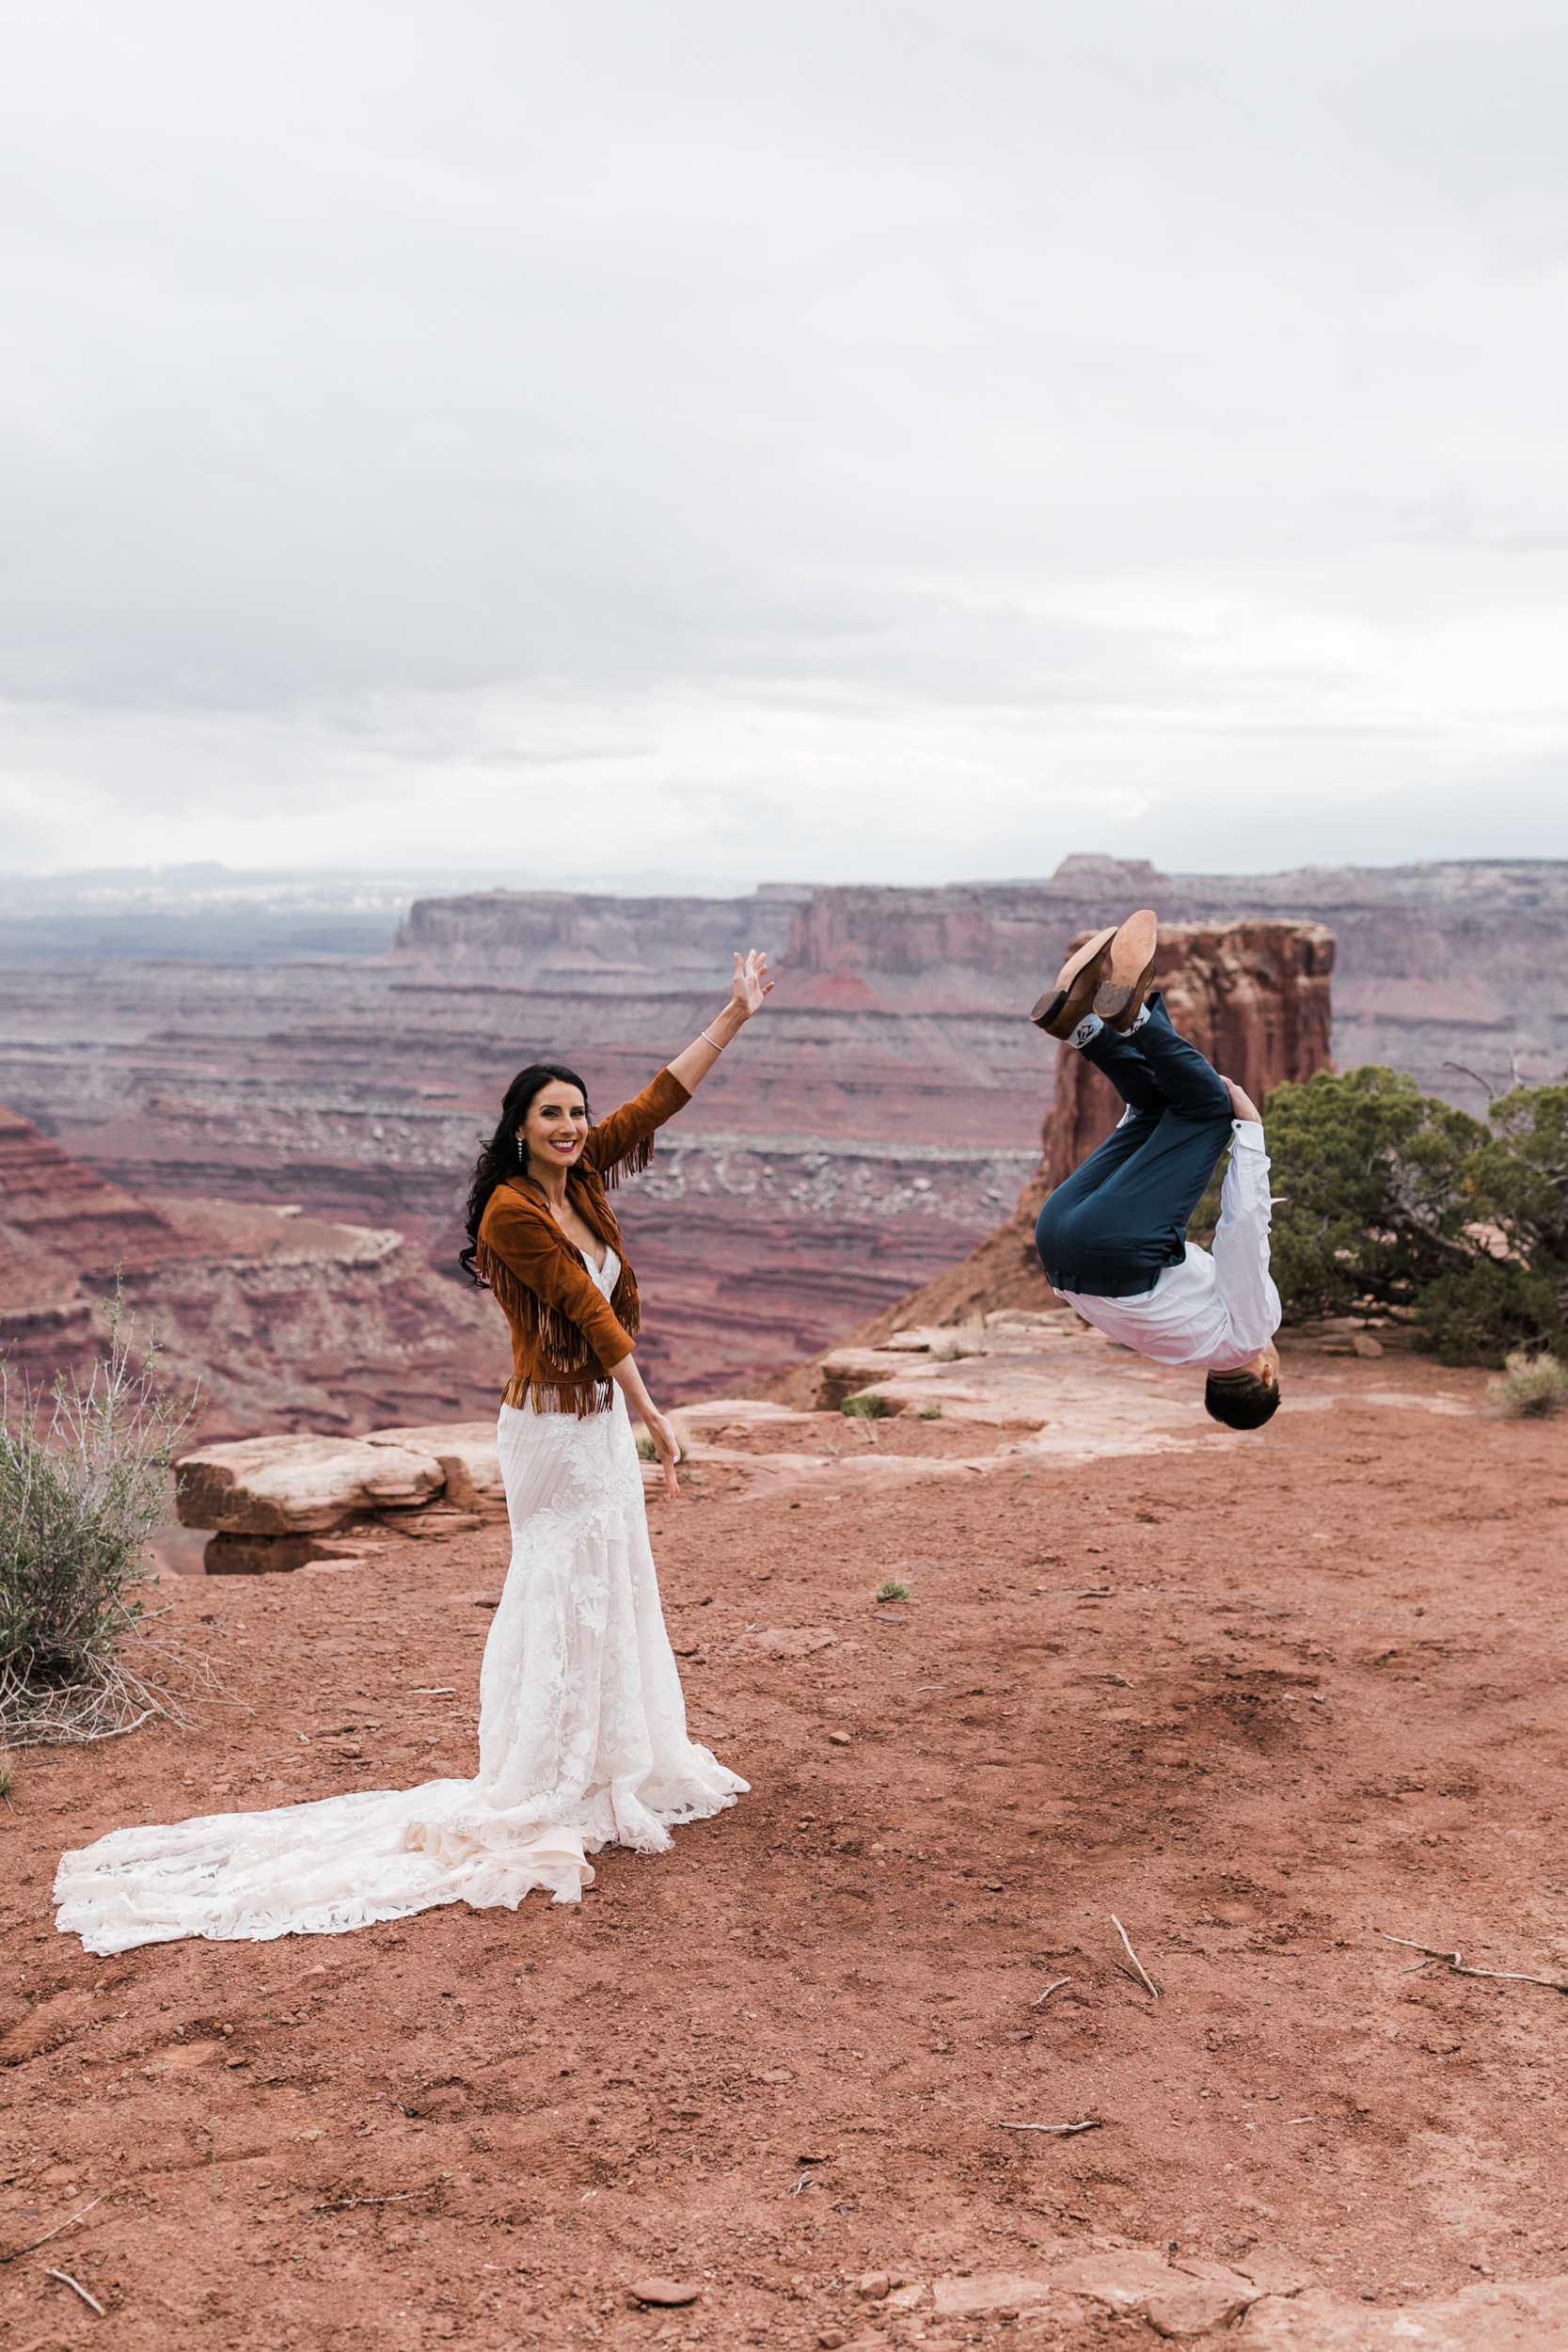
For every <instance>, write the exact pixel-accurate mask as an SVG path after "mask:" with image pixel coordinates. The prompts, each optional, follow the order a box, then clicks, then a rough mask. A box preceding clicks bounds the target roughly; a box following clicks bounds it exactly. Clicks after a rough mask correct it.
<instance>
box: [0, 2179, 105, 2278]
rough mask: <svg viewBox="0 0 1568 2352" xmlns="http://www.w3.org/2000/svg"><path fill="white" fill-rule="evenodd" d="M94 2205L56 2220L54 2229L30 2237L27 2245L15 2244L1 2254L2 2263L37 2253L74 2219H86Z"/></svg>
mask: <svg viewBox="0 0 1568 2352" xmlns="http://www.w3.org/2000/svg"><path fill="white" fill-rule="evenodd" d="M108 2193H109V2192H108V2190H107V2189H105V2190H104V2191H103V2197H106V2196H107V2195H108ZM103 2197H95V2198H94V2199H93V2201H92V2205H101V2204H102V2203H103ZM92 2205H84V2206H83V2207H82V2210H81V2212H80V2213H73V2214H71V2216H70V2217H69V2218H68V2219H67V2220H65V2221H56V2222H55V2226H54V2228H53V2229H52V2230H45V2232H44V2233H43V2235H42V2236H41V2237H35V2238H30V2239H29V2240H28V2242H27V2244H26V2245H25V2246H13V2247H12V2248H11V2250H10V2252H9V2253H8V2254H0V2263H14V2262H20V2261H21V2259H22V2257H23V2255H24V2254H36V2253H37V2252H38V2249H39V2248H40V2246H47V2245H48V2243H49V2241H50V2239H51V2238H52V2237H58V2236H59V2234H60V2232H61V2231H62V2230H69V2229H70V2227H71V2222H72V2221H85V2220H86V2218H87V2215H88V2214H89V2213H91V2211H92Z"/></svg>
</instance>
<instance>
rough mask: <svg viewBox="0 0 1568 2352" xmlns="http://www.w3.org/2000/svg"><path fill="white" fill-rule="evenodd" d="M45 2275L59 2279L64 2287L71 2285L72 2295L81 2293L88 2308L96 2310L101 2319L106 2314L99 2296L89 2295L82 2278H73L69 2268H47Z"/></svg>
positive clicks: (47, 2277) (48, 2277)
mask: <svg viewBox="0 0 1568 2352" xmlns="http://www.w3.org/2000/svg"><path fill="white" fill-rule="evenodd" d="M43 2275H44V2277H45V2278H46V2279H58V2280H59V2282H60V2284H61V2286H62V2287H69V2288H70V2289H71V2293H72V2295H79V2296H81V2298H82V2300H83V2302H84V2303H85V2304H86V2305H87V2308H88V2310H89V2311H94V2312H97V2313H98V2316H99V2318H100V2319H103V2318H104V2317H105V2316H106V2313H105V2312H104V2310H103V2304H102V2303H101V2302H100V2301H99V2299H98V2297H97V2296H96V2295H89V2294H88V2293H87V2288H86V2287H85V2286H84V2285H83V2284H82V2281H81V2280H80V2279H73V2278H72V2277H71V2273H70V2271H69V2270H46V2271H45V2272H44V2274H43Z"/></svg>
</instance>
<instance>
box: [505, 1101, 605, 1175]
mask: <svg viewBox="0 0 1568 2352" xmlns="http://www.w3.org/2000/svg"><path fill="white" fill-rule="evenodd" d="M587 1136H588V1105H587V1104H586V1103H585V1102H584V1101H583V1099H582V1089H581V1088H580V1087H575V1086H569V1085H567V1083H566V1082H565V1080H564V1079H561V1078H552V1079H551V1080H550V1081H549V1083H548V1084H547V1085H546V1086H543V1087H541V1088H540V1089H539V1091H538V1093H537V1094H536V1095H535V1096H534V1098H533V1100H532V1102H531V1104H529V1106H528V1116H527V1118H526V1119H525V1120H523V1123H522V1125H521V1127H520V1128H519V1129H518V1130H517V1140H518V1142H519V1143H520V1144H521V1145H522V1147H523V1151H524V1154H525V1157H526V1164H527V1168H528V1172H529V1174H530V1175H531V1176H535V1177H543V1176H544V1175H545V1174H546V1170H547V1169H549V1168H573V1167H575V1166H576V1165H577V1163H578V1160H579V1159H580V1158H581V1157H582V1147H583V1144H584V1142H585V1141H586V1139H587Z"/></svg>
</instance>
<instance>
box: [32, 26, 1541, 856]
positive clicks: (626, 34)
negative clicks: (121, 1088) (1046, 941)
mask: <svg viewBox="0 0 1568 2352" xmlns="http://www.w3.org/2000/svg"><path fill="white" fill-rule="evenodd" d="M0 42H3V52H0V213H3V227H4V249H3V255H0V313H3V316H4V319H5V322H6V331H5V345H6V359H5V365H4V368H3V369H0V499H3V504H4V517H5V520H4V529H3V532H0V827H3V830H4V837H5V845H6V853H7V864H8V866H10V867H11V869H12V870H13V871H14V870H16V869H23V870H35V871H41V870H43V869H46V868H55V867H61V866H103V865H106V864H111V863H128V864H138V863H142V862H152V861H166V860H169V859H180V858H218V859H223V860H227V861H228V862H230V864H232V865H235V866H268V867H277V866H306V865H316V864H332V865H363V866H394V865H395V866H399V867H400V868H401V867H405V866H410V865H412V866H420V865H421V864H424V865H428V866H431V867H439V868H445V869H451V868H453V867H464V868H468V867H472V866H484V865H485V864H487V862H488V861H489V860H490V859H491V858H492V857H493V858H494V861H495V864H496V866H498V868H504V869H506V870H507V871H509V872H510V871H520V870H521V871H528V872H532V873H538V874H541V875H557V876H561V877H582V876H590V875H591V876H594V877H596V878H602V879H613V878H614V877H615V876H617V875H631V874H634V873H635V874H639V875H646V874H648V873H650V872H659V873H667V874H669V875H670V876H671V877H673V878H679V877H684V878H686V879H687V880H689V882H691V883H692V884H694V885H696V886H699V887H701V886H702V885H703V884H704V883H705V882H706V883H709V884H712V883H713V882H717V881H731V880H734V879H736V878H747V877H754V878H758V879H765V880H796V879H811V880H829V881H832V880H857V879H860V880H882V881H889V882H904V881H911V882H912V881H932V880H948V879H959V878H964V877H969V876H975V875H990V876H998V875H1008V874H1012V875H1021V874H1040V873H1045V872H1049V871H1050V870H1051V868H1052V867H1053V866H1054V865H1055V864H1056V863H1057V861H1058V860H1059V858H1060V857H1062V856H1063V855H1064V854H1066V853H1067V852H1068V851H1069V850H1114V851H1117V852H1119V853H1121V854H1123V855H1131V856H1148V857H1151V858H1153V859H1155V860H1156V861H1157V862H1158V863H1160V864H1162V865H1164V866H1175V867H1188V868H1197V869H1205V868H1206V869H1216V868H1259V867H1268V866H1286V865H1295V864H1299V863H1303V862H1307V861H1337V860H1340V859H1355V860H1361V861H1367V862H1384V861H1387V860H1393V859H1402V858H1408V857H1433V856H1447V855H1460V856H1486V855H1529V854H1537V855H1557V856H1561V855H1565V854H1568V756H1565V755H1568V660H1565V651H1568V437H1565V435H1564V430H1563V419H1564V417H1565V416H1568V307H1565V299H1564V297H1565V293H1568V137H1565V136H1564V131H1563V111H1562V93H1563V88H1564V68H1565V65H1568V19H1565V16H1564V12H1563V10H1562V8H1561V7H1560V5H1549V4H1548V0H1542V4H1541V5H1510V0H1468V4H1467V5H1463V6H1454V5H1444V0H1409V4H1408V5H1406V4H1405V0H1399V4H1397V5H1392V4H1390V0H1354V5H1339V4H1338V0H1310V5H1306V4H1305V0H1281V5H1278V6H1274V7H1267V8H1260V7H1259V5H1258V0H1237V4H1236V5H1209V4H1208V0H1148V5H1123V4H1122V0H1093V5H1087V4H1086V0H1023V4H1022V5H1017V6H1014V5H1011V0H951V5H942V6H932V5H924V4H923V0H832V5H831V6H829V5H823V6H816V5H812V4H811V0H770V5H759V0H712V4H711V5H708V4H707V0H626V4H625V5H623V4H620V0H609V4H607V0H571V5H568V6H562V5H561V0H550V5H548V6H545V5H534V4H533V0H423V4H421V5H410V4H408V0H325V5H324V0H310V5H309V6H304V5H293V0H265V5H246V4H245V0H225V5H223V6H220V7H214V6H213V5H212V0H191V4H190V5H185V6H179V5H169V0H136V5H135V6H134V7H128V6H126V5H125V0H49V5H48V6H47V7H43V6H19V5H12V6H10V7H8V8H5V9H4V10H3V11H0Z"/></svg>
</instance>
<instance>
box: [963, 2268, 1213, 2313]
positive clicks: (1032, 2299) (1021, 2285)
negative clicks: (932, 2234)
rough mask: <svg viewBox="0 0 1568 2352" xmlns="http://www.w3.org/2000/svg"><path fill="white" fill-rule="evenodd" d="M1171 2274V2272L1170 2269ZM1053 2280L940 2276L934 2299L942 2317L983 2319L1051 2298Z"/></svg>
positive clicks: (992, 2274) (998, 2273)
mask: <svg viewBox="0 0 1568 2352" xmlns="http://www.w3.org/2000/svg"><path fill="white" fill-rule="evenodd" d="M1165 2276H1166V2277H1167V2278H1169V2276H1170V2273H1169V2272H1168V2271H1166V2273H1165ZM1051 2292H1052V2282H1051V2280H1046V2279H1024V2278H1021V2277H1020V2276H1019V2275H1018V2273H1017V2272H1016V2271H1011V2270H987V2271H981V2272H978V2273H977V2274H976V2275H975V2276H974V2278H970V2279H938V2280H936V2282H935V2284H934V2285H933V2287H932V2290H931V2293H932V2299H933V2301H934V2302H935V2305H936V2313H937V2317H938V2318H939V2319H983V2318H984V2317H985V2316H986V2314H987V2313H988V2312H1027V2311H1033V2310H1035V2309H1036V2308H1037V2305H1039V2304H1041V2303H1045V2302H1048V2301H1049V2300H1050V2298H1051Z"/></svg>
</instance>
